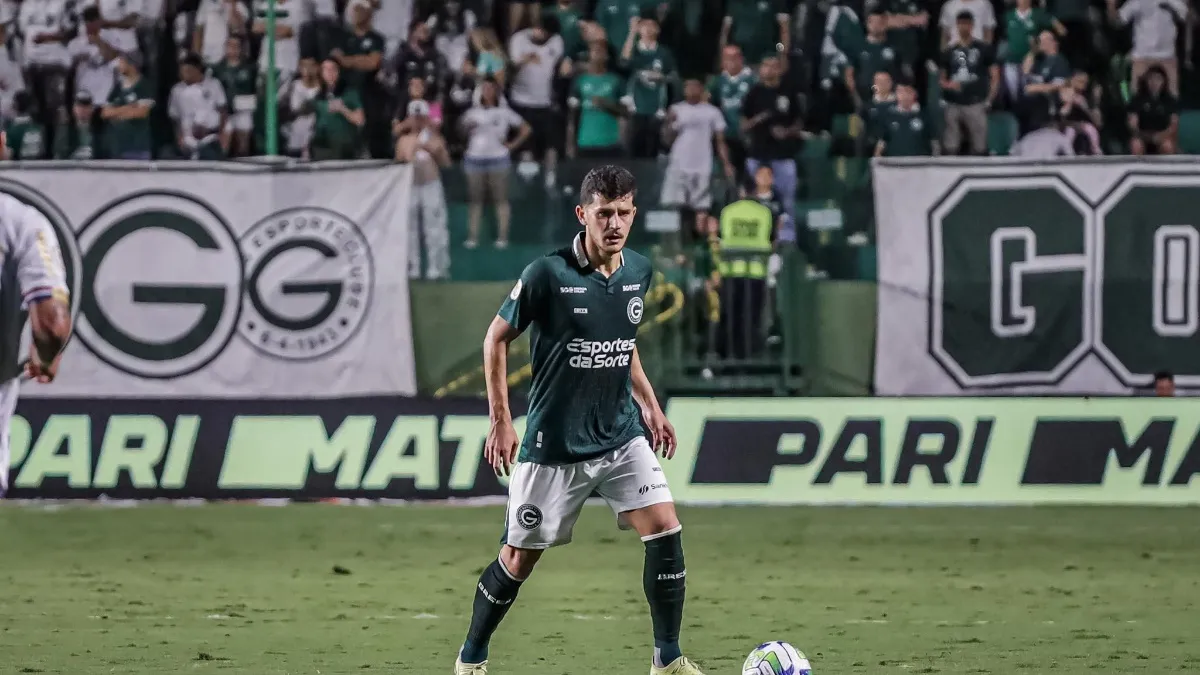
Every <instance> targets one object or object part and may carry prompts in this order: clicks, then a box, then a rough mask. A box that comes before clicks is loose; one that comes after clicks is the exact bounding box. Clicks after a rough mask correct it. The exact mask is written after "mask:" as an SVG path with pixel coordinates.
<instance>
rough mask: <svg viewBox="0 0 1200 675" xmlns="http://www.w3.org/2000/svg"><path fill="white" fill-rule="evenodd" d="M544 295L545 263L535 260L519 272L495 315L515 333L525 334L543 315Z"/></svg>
mask: <svg viewBox="0 0 1200 675" xmlns="http://www.w3.org/2000/svg"><path fill="white" fill-rule="evenodd" d="M546 295H547V294H546V269H545V262H543V261H542V260H535V261H533V262H532V263H530V264H529V266H528V267H526V268H525V271H523V272H521V278H520V279H518V280H517V283H516V285H515V286H513V288H512V291H510V292H509V294H508V296H507V297H505V298H504V302H503V303H502V304H501V305H500V311H499V312H497V315H498V316H499V317H500V318H502V319H504V320H505V321H507V322H508V324H509V325H510V326H512V327H513V328H516V329H517V331H519V332H525V329H526V328H528V327H529V324H530V323H532V322H534V321H537V320H538V319H540V318H541V317H543V316H544V315H545V303H546Z"/></svg>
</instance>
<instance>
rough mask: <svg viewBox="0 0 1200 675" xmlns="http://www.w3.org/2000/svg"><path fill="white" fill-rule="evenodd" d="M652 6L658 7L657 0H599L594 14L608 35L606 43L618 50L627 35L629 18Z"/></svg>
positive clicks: (639, 14)
mask: <svg viewBox="0 0 1200 675" xmlns="http://www.w3.org/2000/svg"><path fill="white" fill-rule="evenodd" d="M654 7H658V0H599V2H597V3H596V11H595V14H594V16H595V17H596V23H598V24H600V27H601V28H603V29H604V34H605V35H607V36H608V44H609V45H611V46H612V47H613V49H616V50H617V51H620V50H621V47H622V46H624V44H625V38H627V37H629V22H630V20H631V19H633V18H634V17H637V16H641V14H642V11H643V10H646V9H650V8H654Z"/></svg>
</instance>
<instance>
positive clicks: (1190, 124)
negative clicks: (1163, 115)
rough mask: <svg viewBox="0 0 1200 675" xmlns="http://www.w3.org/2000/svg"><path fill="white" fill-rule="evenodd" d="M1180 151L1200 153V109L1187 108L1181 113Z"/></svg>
mask: <svg viewBox="0 0 1200 675" xmlns="http://www.w3.org/2000/svg"><path fill="white" fill-rule="evenodd" d="M1179 152H1181V153H1183V154H1187V155H1200V110H1185V111H1183V113H1182V114H1180V115H1179Z"/></svg>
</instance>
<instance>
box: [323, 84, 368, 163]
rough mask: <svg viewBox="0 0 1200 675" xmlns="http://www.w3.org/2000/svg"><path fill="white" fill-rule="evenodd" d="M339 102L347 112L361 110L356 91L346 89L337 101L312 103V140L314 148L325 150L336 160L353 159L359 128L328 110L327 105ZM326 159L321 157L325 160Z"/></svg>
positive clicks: (324, 100) (324, 99)
mask: <svg viewBox="0 0 1200 675" xmlns="http://www.w3.org/2000/svg"><path fill="white" fill-rule="evenodd" d="M334 100H340V101H341V102H342V105H344V106H346V109H347V110H361V109H362V98H361V97H360V96H359V94H358V90H356V89H350V88H347V89H346V90H345V91H344V92H342V95H341V96H339V97H338V98H337V99H334V98H318V99H316V100H314V101H313V112H314V122H313V138H312V144H313V146H315V147H320V148H325V149H327V150H329V151H331V152H332V153H333V155H334V156H336V157H337V158H338V159H355V156H356V155H357V154H358V150H359V138H360V136H361V134H360V133H359V128H358V127H357V126H355V125H354V123H353V122H351V121H350V120H348V119H346V116H345V115H343V114H342V113H340V112H336V111H333V110H330V109H329V104H330V103H332V102H333V101H334ZM326 158H327V157H323V159H326Z"/></svg>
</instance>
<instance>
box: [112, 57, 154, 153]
mask: <svg viewBox="0 0 1200 675" xmlns="http://www.w3.org/2000/svg"><path fill="white" fill-rule="evenodd" d="M117 75H118V77H117V81H116V83H115V85H114V86H113V90H112V93H111V94H109V96H108V103H107V104H106V105H105V106H104V108H102V109H101V111H100V117H101V118H102V119H103V120H104V121H105V123H106V125H105V131H104V138H105V141H106V142H107V143H108V151H107V155H108V156H109V157H111V158H113V159H144V160H149V159H150V158H151V156H152V143H153V142H152V140H151V135H150V111H151V110H152V109H153V108H154V104H155V101H154V85H153V84H152V83H151V82H149V81H147V80H146V79H145V78H144V77H142V59H141V56H139V55H138V54H137V53H129V54H122V55H121V56H120V57H119V58H118V59H117Z"/></svg>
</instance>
